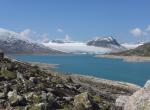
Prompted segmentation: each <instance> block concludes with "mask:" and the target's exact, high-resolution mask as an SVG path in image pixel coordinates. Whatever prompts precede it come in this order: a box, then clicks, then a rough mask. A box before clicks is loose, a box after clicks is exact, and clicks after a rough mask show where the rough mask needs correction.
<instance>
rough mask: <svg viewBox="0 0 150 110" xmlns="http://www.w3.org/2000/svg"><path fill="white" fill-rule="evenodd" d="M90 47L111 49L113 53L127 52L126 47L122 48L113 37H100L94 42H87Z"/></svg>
mask: <svg viewBox="0 0 150 110" xmlns="http://www.w3.org/2000/svg"><path fill="white" fill-rule="evenodd" d="M87 45H88V46H95V47H103V48H110V49H112V50H113V51H122V50H125V47H123V46H121V45H120V44H119V43H118V42H117V40H116V39H114V38H113V37H98V38H96V39H94V40H91V41H88V42H87Z"/></svg>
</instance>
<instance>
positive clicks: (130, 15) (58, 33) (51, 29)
mask: <svg viewBox="0 0 150 110" xmlns="http://www.w3.org/2000/svg"><path fill="white" fill-rule="evenodd" d="M149 25H150V0H0V27H1V28H6V29H10V30H14V31H16V32H26V33H25V34H32V37H33V36H34V38H35V39H38V38H49V39H55V38H64V37H65V36H67V35H68V36H70V37H71V39H73V40H81V41H87V40H89V39H92V38H93V37H95V36H107V35H111V36H113V37H115V38H116V39H117V40H119V41H120V42H137V41H139V40H141V41H142V40H149V39H150V32H149V31H150V26H149ZM35 33H36V34H35ZM23 34H24V33H23ZM43 36H44V37H43Z"/></svg>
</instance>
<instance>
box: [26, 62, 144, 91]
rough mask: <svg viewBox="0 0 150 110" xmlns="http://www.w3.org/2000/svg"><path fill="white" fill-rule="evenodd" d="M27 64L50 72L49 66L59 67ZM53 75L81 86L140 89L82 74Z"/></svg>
mask: <svg viewBox="0 0 150 110" xmlns="http://www.w3.org/2000/svg"><path fill="white" fill-rule="evenodd" d="M27 63H29V64H31V65H36V66H38V67H40V68H41V69H45V70H50V67H51V66H54V68H55V66H58V65H59V64H47V63H40V62H27ZM47 66H48V68H47ZM51 68H52V67H51ZM52 69H53V68H52ZM54 74H56V75H58V76H62V77H64V78H66V77H71V78H72V79H73V80H74V82H76V83H79V84H82V83H84V84H86V83H87V82H91V84H96V85H97V86H98V85H101V84H103V85H107V86H110V87H117V88H123V89H126V90H129V91H137V90H138V89H140V88H141V86H139V85H137V84H133V83H129V82H123V81H117V80H109V79H104V78H99V77H94V76H88V75H82V74H75V73H71V74H66V73H63V72H58V71H55V73H54ZM85 82H86V83H85ZM86 86H92V85H89V84H87V85H86ZM94 88H96V87H94Z"/></svg>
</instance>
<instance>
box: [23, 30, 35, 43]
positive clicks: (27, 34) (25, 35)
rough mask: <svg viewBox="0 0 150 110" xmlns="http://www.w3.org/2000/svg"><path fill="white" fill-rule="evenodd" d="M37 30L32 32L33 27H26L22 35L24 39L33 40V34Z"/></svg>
mask: <svg viewBox="0 0 150 110" xmlns="http://www.w3.org/2000/svg"><path fill="white" fill-rule="evenodd" d="M34 33H35V32H32V30H31V29H25V30H23V31H22V32H20V36H21V38H22V39H26V40H31V38H30V37H31V35H32V34H34Z"/></svg>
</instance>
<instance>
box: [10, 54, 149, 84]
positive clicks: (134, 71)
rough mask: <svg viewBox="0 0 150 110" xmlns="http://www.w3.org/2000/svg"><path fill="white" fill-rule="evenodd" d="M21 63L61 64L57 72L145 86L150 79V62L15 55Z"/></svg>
mask: <svg viewBox="0 0 150 110" xmlns="http://www.w3.org/2000/svg"><path fill="white" fill-rule="evenodd" d="M13 57H14V58H16V59H17V60H21V61H34V62H43V63H50V64H59V65H58V67H57V68H56V70H57V71H61V72H67V73H76V74H82V75H89V76H95V77H100V78H105V79H110V80H117V81H125V82H129V83H134V84H138V85H141V86H143V85H144V84H145V82H146V81H147V80H148V79H150V62H123V61H122V60H121V59H107V58H96V57H94V55H56V56H53V55H13Z"/></svg>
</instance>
